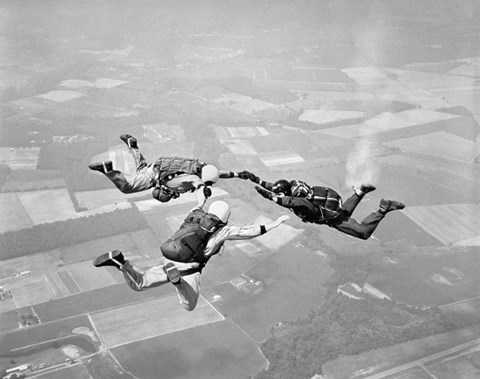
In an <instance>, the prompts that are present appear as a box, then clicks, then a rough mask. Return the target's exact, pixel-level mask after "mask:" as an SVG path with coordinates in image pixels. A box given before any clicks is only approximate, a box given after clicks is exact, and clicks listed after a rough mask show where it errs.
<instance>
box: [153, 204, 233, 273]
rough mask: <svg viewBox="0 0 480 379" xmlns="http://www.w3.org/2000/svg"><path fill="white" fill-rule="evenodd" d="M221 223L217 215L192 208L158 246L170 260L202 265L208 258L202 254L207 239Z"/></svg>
mask: <svg viewBox="0 0 480 379" xmlns="http://www.w3.org/2000/svg"><path fill="white" fill-rule="evenodd" d="M223 225H225V224H224V223H223V222H222V221H220V219H219V218H218V217H217V216H215V215H213V214H210V213H207V212H205V211H204V210H203V209H197V210H194V211H192V212H190V213H189V215H188V216H187V217H186V218H185V220H184V222H183V223H182V225H181V226H180V228H179V229H178V230H177V231H176V232H175V234H174V235H173V236H172V237H171V238H169V239H168V240H167V241H165V242H164V243H163V244H162V245H161V246H160V250H161V251H162V254H163V255H164V256H165V258H168V259H170V260H172V261H176V262H183V263H191V262H197V263H200V265H201V266H202V267H203V266H204V265H205V263H206V262H207V261H208V259H209V257H208V258H207V257H205V256H204V255H203V250H204V249H205V246H206V245H207V242H208V239H209V238H210V236H211V235H212V234H213V232H215V231H216V230H217V229H218V228H219V227H221V226H223Z"/></svg>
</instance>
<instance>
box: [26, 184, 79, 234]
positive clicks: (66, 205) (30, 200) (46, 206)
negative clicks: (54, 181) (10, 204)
mask: <svg viewBox="0 0 480 379" xmlns="http://www.w3.org/2000/svg"><path fill="white" fill-rule="evenodd" d="M18 198H19V199H20V201H21V203H22V205H23V206H24V208H25V210H26V211H27V213H28V215H29V217H30V219H31V220H32V222H33V224H35V225H37V224H43V223H47V222H55V221H61V220H68V219H69V218H74V217H76V216H77V213H76V211H75V208H74V207H73V204H72V201H71V199H70V196H69V194H68V191H67V190H66V189H53V190H44V191H33V192H19V193H18Z"/></svg>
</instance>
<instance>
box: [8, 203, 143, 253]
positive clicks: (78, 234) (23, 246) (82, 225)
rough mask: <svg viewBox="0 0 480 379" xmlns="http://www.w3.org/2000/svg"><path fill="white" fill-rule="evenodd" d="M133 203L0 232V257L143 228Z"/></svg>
mask: <svg viewBox="0 0 480 379" xmlns="http://www.w3.org/2000/svg"><path fill="white" fill-rule="evenodd" d="M147 227H148V224H147V222H146V221H145V219H144V218H143V216H142V215H141V213H140V212H139V211H138V209H137V208H136V207H135V206H134V207H132V208H129V209H122V210H116V211H114V212H110V213H102V214H98V215H94V216H88V217H81V218H76V219H70V220H67V221H57V222H53V223H48V224H40V225H35V226H34V227H32V228H28V229H21V230H17V231H9V232H5V233H2V234H0V260H6V259H11V258H17V257H21V256H26V255H30V254H35V253H39V252H43V251H49V250H53V249H57V248H60V247H65V246H71V245H76V244H79V243H82V242H87V241H91V240H95V239H98V238H105V237H109V236H112V235H116V234H123V233H128V232H132V231H135V230H140V229H144V228H147Z"/></svg>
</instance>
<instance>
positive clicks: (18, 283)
mask: <svg viewBox="0 0 480 379" xmlns="http://www.w3.org/2000/svg"><path fill="white" fill-rule="evenodd" d="M5 288H7V286H5ZM8 289H9V290H10V291H12V294H13V296H14V299H15V301H16V303H17V304H18V307H19V308H21V307H26V306H28V305H32V304H37V303H43V302H46V301H48V300H50V299H54V298H56V297H60V296H61V290H62V289H57V288H55V284H54V283H53V282H51V281H50V279H49V278H48V277H47V276H46V275H35V276H27V277H24V278H21V279H17V280H13V281H9V282H8Z"/></svg>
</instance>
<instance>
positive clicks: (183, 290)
mask: <svg viewBox="0 0 480 379" xmlns="http://www.w3.org/2000/svg"><path fill="white" fill-rule="evenodd" d="M175 289H176V290H177V295H178V298H179V299H180V304H182V306H183V307H184V308H185V309H186V310H187V311H193V310H194V309H195V307H196V306H197V301H198V297H199V296H200V272H196V273H194V274H191V275H185V276H182V281H181V282H180V283H179V284H176V285H175Z"/></svg>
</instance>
